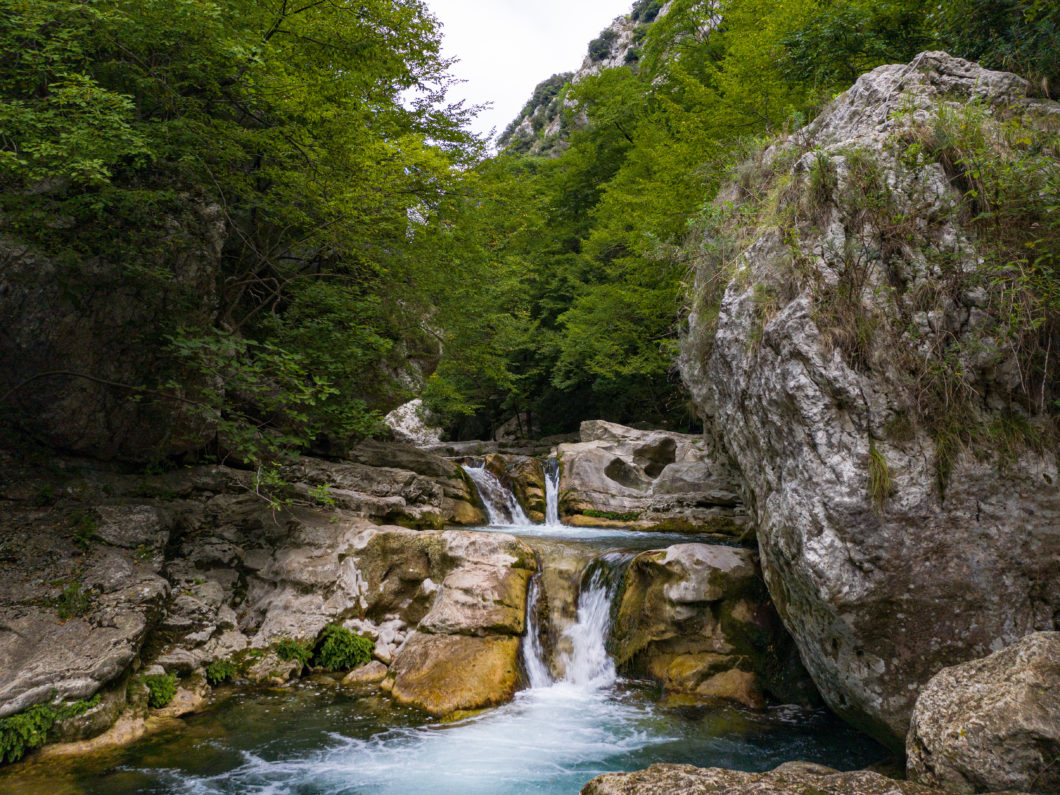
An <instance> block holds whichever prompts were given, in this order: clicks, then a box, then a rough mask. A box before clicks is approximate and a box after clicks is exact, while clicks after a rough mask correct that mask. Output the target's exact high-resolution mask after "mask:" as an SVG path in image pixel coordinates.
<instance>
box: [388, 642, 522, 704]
mask: <svg viewBox="0 0 1060 795" xmlns="http://www.w3.org/2000/svg"><path fill="white" fill-rule="evenodd" d="M392 670H393V675H394V678H393V684H392V687H391V689H390V694H391V695H392V696H393V697H394V700H396V701H397V702H398V703H399V704H406V705H408V706H413V707H417V708H419V709H422V710H424V711H425V712H430V713H431V714H432V715H449V714H451V713H453V712H457V711H460V710H472V709H482V708H483V707H492V706H495V705H497V704H502V703H504V702H505V701H508V700H509V699H511V697H512V696H514V695H515V688H516V685H517V684H518V683H519V639H518V638H516V637H512V636H491V637H484V638H476V637H470V636H467V635H427V634H423V633H416V634H414V635H413V636H412V637H411V638H409V640H408V643H407V644H406V645H405V648H404V649H403V650H402V652H401V655H400V656H399V657H398V658H397V660H395V662H394V666H393V669H392Z"/></svg>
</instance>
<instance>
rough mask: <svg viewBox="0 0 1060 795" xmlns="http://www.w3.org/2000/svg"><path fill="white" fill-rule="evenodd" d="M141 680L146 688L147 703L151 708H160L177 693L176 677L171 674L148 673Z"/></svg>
mask: <svg viewBox="0 0 1060 795" xmlns="http://www.w3.org/2000/svg"><path fill="white" fill-rule="evenodd" d="M142 681H143V683H144V687H146V688H147V703H148V704H149V705H150V706H151V708H152V709H162V707H164V706H166V705H167V704H169V702H170V701H172V700H173V697H174V696H176V695H177V677H176V676H174V675H173V674H150V675H148V676H144V677H143V680H142Z"/></svg>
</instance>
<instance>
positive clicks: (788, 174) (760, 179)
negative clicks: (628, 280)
mask: <svg viewBox="0 0 1060 795" xmlns="http://www.w3.org/2000/svg"><path fill="white" fill-rule="evenodd" d="M1026 94H1027V86H1026V84H1025V83H1024V82H1023V81H1022V80H1021V79H1020V78H1018V77H1016V76H1014V75H1010V74H1004V73H998V72H991V71H988V70H985V69H982V68H980V67H978V66H976V65H975V64H971V63H968V62H966V61H962V60H960V59H956V58H951V57H949V56H947V55H945V54H944V53H924V54H922V55H920V56H918V57H917V59H916V60H915V61H913V62H912V63H911V64H909V65H908V66H884V67H880V68H878V69H876V70H874V71H872V72H870V73H868V74H866V75H864V76H863V77H862V78H861V79H859V80H858V81H857V83H856V84H855V85H854V86H853V87H852V88H851V89H850V90H849V91H847V92H846V93H845V94H843V95H841V96H840V97H839V98H838V99H837V100H836V101H835V103H833V105H832V106H831V107H830V108H829V109H827V110H826V111H825V112H824V113H823V114H822V115H821V116H820V117H819V118H818V119H817V120H816V121H815V122H814V123H813V124H811V125H810V126H809V127H808V128H806V130H804V131H802V132H800V133H797V134H796V136H794V137H793V138H792V139H791V140H789V141H786V142H781V143H779V144H777V145H775V146H774V147H773V148H771V149H770V150H767V151H766V152H765V154H764V155H763V157H762V160H761V161H760V162H759V164H758V165H757V166H754V167H753V169H752V171H751V172H749V175H748V176H747V178H746V180H744V182H743V183H739V182H738V183H735V184H734V185H733V186H731V188H730V189H729V190H728V191H726V192H724V195H723V197H722V199H723V200H725V201H733V202H736V203H737V204H739V203H740V202H751V201H753V198H752V197H750V194H749V193H747V192H746V190H745V188H744V187H741V186H742V185H744V186H745V185H748V184H750V183H754V190H755V191H757V192H759V193H760V194H761V195H764V196H767V197H773V198H775V204H771V202H770V200H768V199H767V200H764V201H763V202H762V204H761V205H759V207H760V209H759V211H758V212H759V218H760V221H759V223H760V225H759V226H758V227H757V228H755V227H751V228H750V229H751V232H750V233H748V234H747V235H746V238H745V240H744V243H746V245H745V246H744V245H743V243H741V245H740V246H734V250H735V251H736V252H737V253H736V254H735V256H734V257H733V259H732V260H731V261H726V263H725V265H724V267H727V268H730V270H729V271H727V273H729V274H732V273H735V274H736V276H735V277H734V278H732V279H731V281H730V282H729V283H728V287H727V289H726V290H725V292H724V296H723V297H721V299H720V313H719V314H718V315H717V316H716V317H717V320H716V329H715V328H714V320H713V318H714V317H715V315H714V314H713V312H711V311H707V306H708V305H709V304H710V301H711V300H713V299H710V298H709V294H708V293H709V289H710V285H711V284H713V283H715V282H714V281H712V280H716V279H717V278H718V271H717V269H716V262H714V261H713V260H710V258H709V257H704V258H701V259H700V260H699V261H700V262H701V265H700V268H699V271H698V273H697V286H696V290H697V294H696V296H694V299H695V301H696V302H697V307H703V308H702V309H700V308H697V309H696V310H695V311H694V312H693V313H692V317H691V319H690V330H689V333H688V335H687V337H686V338H685V339H684V341H683V343H682V359H681V369H682V373H683V376H684V379H685V381H686V383H687V385H688V386H689V388H690V390H691V392H692V394H693V396H694V399H695V401H696V403H697V405H698V407H699V408H700V413H701V415H704V416H707V417H710V418H712V423H713V426H714V432H715V434H716V435H717V437H718V438H719V439H720V440H721V443H722V445H723V448H724V450H725V451H726V452H727V453H728V454H729V455H730V456H731V458H732V459H733V460H734V461H735V463H736V465H737V467H738V470H739V473H740V476H739V479H740V482H741V485H742V493H743V494H744V495H745V497H746V499H747V503H748V505H749V506H750V507H751V509H752V514H753V517H754V520H755V525H756V527H757V529H758V541H759V545H760V550H761V557H762V567H763V571H764V576H765V580H766V584H767V585H768V587H769V591H770V594H771V595H772V597H773V599H774V602H775V604H776V606H777V609H778V611H779V613H780V615H781V617H782V619H783V621H784V623H785V625H786V626H787V627H788V629H789V630H790V631H791V633H792V634H793V636H794V637H795V640H796V642H797V643H798V646H799V650H800V652H801V656H802V659H803V661H804V662H805V664H806V666H807V668H808V670H809V671H810V673H811V675H812V676H813V678H814V681H815V682H816V684H817V685H818V687H819V689H820V691H821V693H822V695H823V696H824V698H825V699H826V701H827V702H828V704H829V705H830V706H831V707H832V708H833V709H834V710H835V711H836V712H837V713H839V714H840V715H841V716H843V717H844V718H846V719H848V720H850V721H851V722H853V723H854V724H855V725H857V726H859V727H861V728H863V729H865V730H866V731H868V732H869V733H871V734H873V735H875V736H876V737H877V738H879V739H881V740H883V741H885V742H887V743H889V744H891V745H892V746H895V747H897V746H899V745H900V744H901V743H902V742H903V740H904V737H905V734H906V730H907V728H908V726H909V720H910V715H911V713H912V708H913V703H914V701H915V699H916V695H917V692H918V690H919V688H920V687H921V686H922V685H924V684H925V683H926V682H927V681H928V680H929V679H930V678H931V677H932V676H933V675H934V674H935V673H937V672H938V671H939V670H940V669H942V668H944V667H946V666H949V665H953V664H955V663H959V662H962V661H965V660H968V659H974V658H977V657H982V656H983V655H985V654H988V653H990V652H991V651H996V650H998V649H1000V648H1002V647H1004V646H1006V645H1009V644H1011V643H1013V642H1015V641H1016V640H1018V639H1019V638H1020V637H1022V636H1023V635H1025V634H1028V633H1031V632H1034V631H1039V630H1052V629H1054V628H1055V627H1056V626H1057V620H1058V616H1060V535H1058V534H1057V533H1056V528H1057V527H1058V526H1060V472H1058V470H1057V458H1056V451H1055V449H1051V448H1050V447H1049V446H1048V444H1041V445H1035V444H1030V445H1024V444H1022V443H1019V442H1016V443H1015V444H1013V445H1011V447H1010V449H1012V450H1014V452H1012V453H1011V454H1009V455H1008V456H1007V457H1000V456H995V457H993V458H992V454H993V453H995V452H996V451H997V449H998V448H999V447H1004V446H1005V440H1006V439H1008V438H1010V437H1006V436H1005V435H1004V434H1003V433H1002V432H1001V431H997V430H996V429H997V428H999V427H1004V423H1005V421H1006V420H1005V418H1006V417H1008V418H1010V419H1009V421H1010V422H1014V423H1016V424H1017V425H1019V427H1020V428H1023V429H1024V432H1025V434H1026V435H1027V436H1028V437H1031V438H1033V436H1034V434H1035V433H1036V431H1035V430H1034V429H1035V428H1040V427H1041V423H1042V422H1043V421H1044V420H1042V418H1041V417H1038V416H1035V415H1034V414H1033V413H1031V412H1030V411H1029V408H1030V407H1029V404H1028V401H1027V400H1025V399H1023V398H1021V396H1020V393H1019V388H1020V384H1021V380H1020V376H1019V373H1020V372H1021V371H1020V368H1019V366H1018V365H1017V362H1016V360H1015V359H1014V357H1013V355H1012V353H1011V351H1010V350H1009V349H1008V348H1004V347H999V345H998V343H997V327H996V325H993V323H994V321H993V320H991V318H992V317H993V315H991V314H990V313H991V312H992V311H994V310H993V309H992V306H993V304H991V301H990V299H989V297H988V294H987V293H986V291H985V288H984V287H983V284H984V277H983V276H982V275H977V270H976V269H977V268H978V267H979V262H980V261H979V260H978V259H977V257H976V253H975V252H976V232H975V230H973V229H971V228H969V226H968V223H967V221H966V220H964V219H965V218H966V217H967V216H964V215H962V213H961V212H960V211H959V208H960V206H961V202H962V200H963V197H964V191H965V189H964V188H962V187H960V184H959V181H958V182H955V181H953V180H951V176H950V174H949V173H948V172H947V171H946V169H945V163H944V162H942V161H944V158H943V157H942V156H941V155H940V156H939V158H938V159H935V160H933V159H931V158H930V157H927V156H925V155H924V154H923V152H925V151H927V150H928V149H930V146H932V145H934V144H930V141H929V143H928V144H924V143H923V142H924V141H925V137H924V136H930V135H931V134H932V133H931V132H930V131H931V130H933V129H935V127H934V126H933V125H935V124H936V122H937V120H938V119H939V117H940V114H947V113H948V114H950V116H949V117H947V118H953V116H954V114H960V113H962V112H966V111H965V107H966V105H965V103H967V102H969V101H970V100H973V99H974V100H976V101H977V102H978V103H980V107H982V108H985V109H986V111H985V112H984V117H985V121H982V122H981V123H983V124H987V125H989V124H991V123H992V122H991V121H990V116H989V114H990V113H991V112H993V113H997V114H1002V113H1008V114H1020V113H1023V114H1024V116H1023V118H1024V121H1025V122H1026V123H1028V124H1034V123H1037V121H1036V120H1042V119H1044V120H1045V122H1043V123H1044V124H1048V123H1049V122H1048V120H1049V119H1053V120H1054V122H1053V123H1054V124H1055V120H1056V119H1058V118H1060V105H1057V104H1055V103H1049V102H1037V101H1032V100H1028V99H1026ZM943 123H945V119H943V121H942V122H938V124H943ZM990 134H991V135H992V133H990ZM791 164H794V165H791ZM954 179H956V178H954ZM873 186H875V187H873ZM870 200H871V201H870ZM877 200H878V201H879V202H882V204H878V203H877V204H874V202H876V201H877ZM879 206H883V207H886V210H885V211H882V212H880V211H878V210H876V209H873V208H874V207H876V208H878V207H879ZM778 218H780V219H782V220H777V219H778ZM903 224H905V225H904V226H903ZM788 227H791V229H790V235H789V236H787V237H785V235H787V234H788V232H787V231H785V232H784V233H782V231H781V230H782V229H783V230H787V229H788ZM737 231H741V230H737ZM741 233H742V232H741ZM717 234H722V233H717ZM793 240H794V243H793V242H792V241H793ZM712 263H714V264H712ZM947 263H950V265H947ZM952 263H958V264H957V265H956V271H954V270H953V266H952ZM947 357H949V358H947ZM954 361H957V362H958V363H959V364H957V365H954ZM910 373H913V374H914V375H910ZM939 373H949V374H950V375H947V376H945V377H943V381H942V382H939V381H938V380H932V379H933V378H935V377H936V376H938V374H939ZM946 379H949V380H946ZM953 379H957V380H953ZM940 384H941V385H940ZM946 384H950V385H953V384H957V385H958V386H959V388H960V389H963V390H964V391H963V392H961V393H960V397H959V401H960V402H959V409H958V411H959V415H955V414H953V413H952V411H953V409H952V408H951V409H947V408H946V407H947V406H952V403H951V402H948V401H950V399H951V398H952V399H953V400H958V398H954V397H953V394H954V393H950V392H946V388H945V385H946ZM1035 405H1037V403H1036V404H1035ZM925 406H926V407H927V408H926V409H925V408H924V407H925ZM947 411H950V413H949V414H947V413H946V412H947ZM947 418H949V419H947ZM1013 418H1014V419H1013ZM999 423H1000V425H999ZM972 428H979V429H984V430H982V433H984V434H986V438H985V439H981V440H979V441H978V442H976V441H975V440H974V438H970V437H969V436H967V434H969V433H971V431H970V429H972ZM990 428H994V429H995V431H993V432H991V431H990V430H989V429H990ZM991 433H994V434H997V435H995V436H994V437H991V436H990V434H991ZM962 434H965V436H962ZM962 438H963V439H964V442H963V443H962V442H961V441H957V442H955V441H954V440H955V439H958V440H959V439H962ZM1042 438H1046V439H1048V438H1049V437H1048V434H1047V433H1046V434H1045V435H1044V436H1043V437H1042ZM975 447H977V448H978V449H976V450H971V449H966V448H975ZM632 480H633V482H635V483H636V482H640V481H639V479H637V478H633V479H632Z"/></svg>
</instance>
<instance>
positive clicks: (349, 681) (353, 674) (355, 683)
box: [342, 660, 387, 687]
mask: <svg viewBox="0 0 1060 795" xmlns="http://www.w3.org/2000/svg"><path fill="white" fill-rule="evenodd" d="M386 674H387V667H386V666H385V665H383V664H382V663H381V662H379V661H378V660H372V661H371V662H370V663H367V664H366V665H362V666H361V667H360V668H354V669H353V670H352V671H350V672H349V673H348V674H346V676H345V677H343V679H342V684H343V686H345V687H364V686H366V685H377V684H379V683H380V682H382V681H383V680H384V679H386Z"/></svg>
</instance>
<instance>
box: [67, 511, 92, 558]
mask: <svg viewBox="0 0 1060 795" xmlns="http://www.w3.org/2000/svg"><path fill="white" fill-rule="evenodd" d="M67 519H68V520H69V522H70V526H71V527H72V528H73V531H74V543H75V544H76V545H77V546H78V547H80V548H81V549H83V550H86V551H87V550H88V548H89V547H91V546H92V544H93V543H94V542H95V541H96V532H97V531H98V530H99V514H97V513H96V512H95V511H93V510H91V509H90V508H79V509H78V510H76V511H73V512H72V513H71V514H70V515H69V516H68V517H67Z"/></svg>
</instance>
